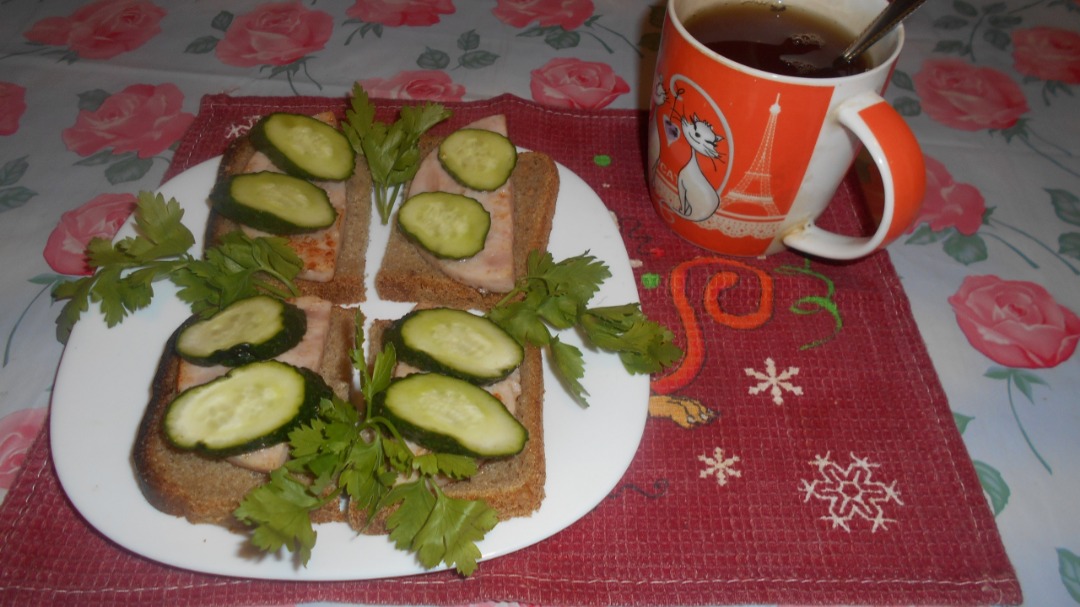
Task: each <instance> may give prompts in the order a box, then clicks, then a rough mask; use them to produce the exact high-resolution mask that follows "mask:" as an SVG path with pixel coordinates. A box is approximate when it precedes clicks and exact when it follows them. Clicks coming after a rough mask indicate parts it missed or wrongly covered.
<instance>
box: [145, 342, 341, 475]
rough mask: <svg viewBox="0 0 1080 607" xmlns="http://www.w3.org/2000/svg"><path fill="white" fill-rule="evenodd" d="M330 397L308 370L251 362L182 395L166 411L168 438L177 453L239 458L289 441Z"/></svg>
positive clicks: (315, 376)
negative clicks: (297, 428) (179, 451)
mask: <svg viewBox="0 0 1080 607" xmlns="http://www.w3.org/2000/svg"><path fill="white" fill-rule="evenodd" d="M332 395H333V392H332V391H331V390H330V388H329V387H328V386H327V385H326V382H324V381H323V380H322V378H321V377H319V376H318V375H316V374H315V373H314V372H312V371H309V370H307V369H302V368H300V367H294V366H292V365H288V364H285V363H283V362H278V361H276V360H268V361H263V362H256V363H251V364H248V365H244V366H242V367H237V368H235V369H232V370H231V371H229V372H228V373H227V374H225V375H223V376H221V377H219V378H217V379H215V380H213V381H211V382H209V383H205V384H202V385H199V386H195V387H193V388H189V389H187V390H184V391H183V392H181V393H180V395H179V396H177V397H176V398H175V399H174V400H173V401H172V402H171V403H169V406H168V409H166V411H165V419H164V429H165V436H166V438H168V440H169V442H170V443H172V444H173V445H174V446H176V447H177V448H179V449H184V450H194V451H199V452H202V453H205V454H207V455H211V456H215V457H229V456H232V455H238V454H240V453H246V452H248V451H254V450H256V449H261V448H263V447H267V446H270V445H275V444H277V443H280V442H282V441H284V440H286V439H287V438H288V435H289V432H291V431H292V430H293V429H294V428H296V427H298V426H300V425H301V424H303V423H306V422H308V421H310V420H311V419H312V418H313V417H314V416H315V415H316V414H317V412H318V408H319V403H320V401H321V400H322V399H323V398H330V397H331V396H332Z"/></svg>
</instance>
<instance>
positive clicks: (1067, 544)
mask: <svg viewBox="0 0 1080 607" xmlns="http://www.w3.org/2000/svg"><path fill="white" fill-rule="evenodd" d="M661 15H662V12H661V8H660V7H659V6H658V5H657V4H656V3H655V2H629V1H623V2H615V1H614V0H611V1H607V2H604V1H600V0H596V1H590V0H531V1H529V0H516V1H509V0H493V1H480V0H477V1H470V2H467V1H465V0H456V1H451V0H399V1H396V2H395V1H391V0H356V1H355V2H346V1H337V2H334V1H328V0H323V1H321V2H320V1H317V0H316V1H313V2H310V3H307V2H305V3H290V2H283V3H258V2H251V1H243V2H233V3H229V5H228V7H227V8H226V7H223V6H221V5H216V4H214V3H199V2H170V3H165V2H151V1H149V0H99V1H97V2H89V3H80V2H51V3H41V2H32V1H29V0H8V1H7V2H4V3H0V35H2V36H3V37H2V40H3V42H2V43H0V260H2V269H0V337H2V339H3V355H2V360H0V496H2V495H3V494H4V493H6V490H7V488H8V487H10V486H11V485H12V483H13V482H14V479H15V477H16V475H17V474H18V472H19V469H20V467H21V464H22V461H23V456H24V454H25V453H26V451H27V449H28V448H29V445H30V443H31V441H32V440H33V439H34V438H35V437H36V436H37V435H38V434H39V433H40V431H41V428H42V426H43V424H44V423H45V420H46V415H47V411H48V407H49V400H50V391H51V386H52V384H53V381H54V376H55V371H56V368H57V363H58V361H59V359H60V355H61V353H62V351H63V347H62V345H61V344H59V343H58V342H57V341H56V339H55V337H54V324H53V323H54V320H55V318H56V315H57V313H58V312H59V305H55V304H52V303H51V301H50V295H49V292H50V288H51V286H52V285H54V284H56V282H57V281H58V280H61V279H63V278H65V277H69V276H73V275H79V274H82V273H84V272H86V271H87V268H86V266H85V260H84V259H83V257H82V251H83V248H84V245H85V243H86V241H87V240H89V238H91V237H93V236H109V235H111V234H113V233H115V231H116V230H117V229H118V227H119V225H120V224H121V223H122V222H123V221H124V220H125V219H126V218H127V216H128V214H129V212H130V210H131V208H132V205H133V203H134V200H135V193H136V192H138V191H139V190H147V189H154V188H156V187H157V186H158V185H159V184H160V181H161V178H162V176H163V175H164V174H165V172H166V170H167V168H168V166H169V164H170V161H171V159H172V155H173V152H174V150H175V146H176V144H177V143H178V142H179V140H180V139H181V137H182V136H183V134H184V133H185V131H186V129H187V128H188V126H189V125H190V124H191V123H192V121H193V120H194V117H195V113H196V112H197V111H198V107H199V102H200V99H201V98H202V96H203V95H206V94H216V93H227V94H234V95H275V96H281V95H290V94H297V95H320V96H330V97H335V96H343V95H345V93H346V92H347V91H348V90H349V88H350V87H351V85H352V83H353V82H354V81H357V80H358V81H360V82H361V83H362V84H363V85H364V87H365V88H366V89H367V90H368V92H369V93H370V94H372V95H373V96H377V97H386V98H398V99H407V100H409V99H435V100H445V101H469V100H478V99H486V98H490V97H494V96H497V95H499V94H502V93H506V92H509V93H513V94H515V95H517V96H519V97H522V98H524V99H530V100H533V101H535V102H538V103H541V104H545V105H550V106H552V107H572V108H579V109H604V108H644V107H647V103H648V98H649V94H650V85H651V83H650V82H649V77H650V76H649V74H651V73H652V69H651V63H652V61H653V60H654V59H655V48H656V42H657V36H658V31H659V25H660V19H661ZM1078 84H1080V3H1078V2H1077V1H1076V0H1017V1H1011V0H1010V1H1005V2H989V1H979V2H967V1H964V0H955V1H950V2H945V1H943V0H939V1H938V2H929V3H927V4H926V5H925V6H924V7H923V8H921V9H920V10H919V11H918V12H917V13H916V14H915V15H914V16H913V17H911V18H910V20H909V24H908V30H907V46H906V50H905V52H904V54H903V56H902V57H901V60H900V63H899V66H898V69H897V71H896V73H895V75H894V77H893V82H892V85H891V87H890V89H889V91H888V93H887V98H888V99H889V100H890V101H891V102H892V103H893V105H894V106H895V107H896V108H897V109H898V110H900V112H901V113H902V114H903V115H905V116H906V117H907V118H908V120H909V123H910V124H911V126H912V127H913V129H914V130H915V133H916V135H917V136H918V137H919V140H920V142H921V143H922V144H923V147H924V150H925V152H926V154H927V156H928V172H929V174H928V193H927V199H926V202H925V205H924V209H923V212H922V215H921V217H920V218H919V220H918V223H917V225H916V226H915V227H914V228H913V229H912V230H911V231H910V233H909V234H907V235H905V236H904V237H903V238H901V239H900V240H899V241H898V242H896V243H895V244H894V245H892V246H891V247H890V250H889V254H890V256H891V258H892V263H893V264H894V265H895V267H896V269H897V271H898V273H899V275H900V277H901V279H902V281H903V286H904V289H905V291H906V292H907V294H908V297H909V298H910V301H911V306H912V310H913V314H914V316H915V319H916V321H917V323H918V326H919V328H920V329H921V331H922V334H923V338H924V339H925V341H926V344H927V347H928V350H929V353H930V356H931V358H932V360H933V362H934V365H935V367H936V370H937V372H938V375H939V377H940V379H941V382H942V384H943V386H944V389H945V392H946V394H947V397H948V400H949V403H950V406H951V409H952V411H953V416H954V418H955V421H956V423H957V425H958V427H959V430H960V431H961V433H962V436H963V439H964V441H965V443H966V446H967V449H968V451H969V453H970V455H971V458H972V460H973V461H974V464H975V469H976V471H977V472H978V475H979V479H980V481H981V484H982V488H983V490H984V493H985V497H986V499H987V504H988V507H989V508H992V510H993V512H994V515H995V517H996V522H997V524H998V527H999V530H1000V532H1001V535H1002V538H1003V540H1004V543H1005V547H1006V549H1007V552H1008V555H1009V557H1010V559H1011V560H1012V563H1013V565H1014V566H1015V568H1016V570H1017V573H1018V575H1019V578H1020V581H1021V584H1022V587H1023V592H1024V595H1025V600H1026V604H1030V605H1068V604H1075V603H1080V522H1078V519H1077V517H1076V514H1075V511H1076V505H1077V503H1078V502H1080V474H1078V473H1077V470H1076V469H1075V468H1076V465H1077V464H1076V462H1078V461H1080V441H1078V440H1076V438H1077V435H1078V433H1080V406H1078V401H1077V394H1080V373H1078V359H1080V357H1077V356H1076V355H1075V350H1076V346H1077V342H1078V340H1080V318H1078V317H1077V314H1076V313H1077V311H1080V288H1078V287H1080V143H1077V142H1080V99H1078V98H1077V95H1076V93H1077V85H1078ZM718 457H719V456H718ZM2 593H3V589H2V588H0V599H2V597H3V594H2Z"/></svg>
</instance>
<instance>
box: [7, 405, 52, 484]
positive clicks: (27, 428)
mask: <svg viewBox="0 0 1080 607" xmlns="http://www.w3.org/2000/svg"><path fill="white" fill-rule="evenodd" d="M46 411H47V410H46V409H44V408H41V409H21V410H19V411H16V412H14V413H11V414H10V415H8V416H6V417H4V418H2V419H0V489H3V490H5V491H6V490H8V489H10V488H11V485H12V483H14V482H15V475H16V474H18V472H19V470H21V469H22V467H23V462H24V461H25V460H26V453H27V452H28V451H29V450H30V445H32V444H33V442H34V439H35V438H36V437H37V435H38V433H39V432H40V431H41V428H42V427H43V426H44V425H45V417H46Z"/></svg>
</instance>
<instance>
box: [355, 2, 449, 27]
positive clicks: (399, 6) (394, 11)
mask: <svg viewBox="0 0 1080 607" xmlns="http://www.w3.org/2000/svg"><path fill="white" fill-rule="evenodd" d="M453 13H454V3H453V2H451V0H356V2H354V3H353V5H352V6H351V7H349V8H348V9H347V10H346V11H345V14H346V15H348V16H349V17H352V18H353V19H359V20H361V21H363V22H365V23H378V24H380V25H385V26H387V27H400V26H403V25H408V26H413V27H417V26H427V25H435V24H436V23H438V22H439V19H440V18H441V16H442V15H450V14H453Z"/></svg>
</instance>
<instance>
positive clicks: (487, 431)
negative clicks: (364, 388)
mask: <svg viewBox="0 0 1080 607" xmlns="http://www.w3.org/2000/svg"><path fill="white" fill-rule="evenodd" d="M375 410H376V411H377V412H378V414H379V415H383V416H385V417H387V418H388V419H390V420H391V421H392V422H393V423H394V425H395V426H396V427H397V429H398V431H400V432H401V434H402V436H404V437H406V438H408V439H409V440H412V441H414V442H416V443H417V444H419V445H421V446H423V447H427V448H428V449H431V450H432V451H437V452H439V453H454V454H458V455H469V456H472V457H483V458H498V457H509V456H511V455H515V454H517V453H520V452H521V450H522V449H524V448H525V441H527V440H528V438H529V432H528V430H526V429H525V426H523V425H521V422H519V421H518V420H517V419H516V418H515V417H514V416H513V415H512V414H511V413H510V411H509V410H507V408H506V406H505V405H503V404H502V401H500V400H499V399H497V398H495V397H494V396H492V395H491V394H488V393H487V392H485V391H484V389H483V388H479V387H477V386H474V385H473V384H470V383H469V382H467V381H464V380H460V379H457V378H454V377H450V376H448V375H440V374H438V373H414V374H412V375H407V376H405V377H401V378H398V379H395V380H393V381H392V382H390V385H389V386H388V387H387V388H386V390H384V391H383V392H380V393H379V394H377V395H376V396H375Z"/></svg>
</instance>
